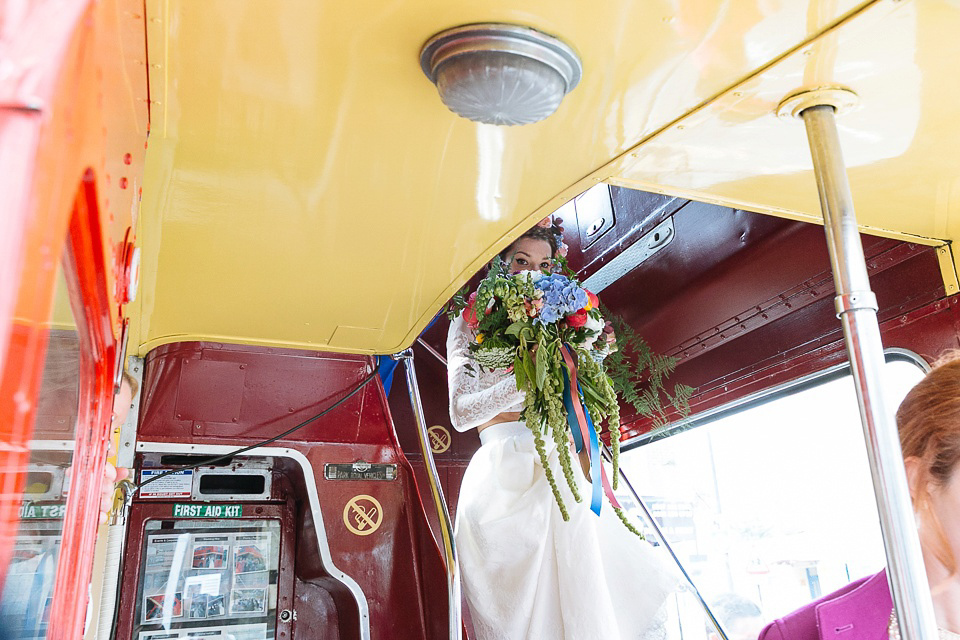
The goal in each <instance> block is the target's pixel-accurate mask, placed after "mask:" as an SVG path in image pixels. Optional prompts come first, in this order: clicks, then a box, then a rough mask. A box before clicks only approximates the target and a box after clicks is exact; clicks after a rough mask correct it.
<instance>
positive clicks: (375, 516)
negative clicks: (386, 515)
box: [343, 495, 383, 536]
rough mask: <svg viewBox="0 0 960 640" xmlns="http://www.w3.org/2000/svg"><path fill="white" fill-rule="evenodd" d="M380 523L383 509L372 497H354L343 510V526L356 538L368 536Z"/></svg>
mask: <svg viewBox="0 0 960 640" xmlns="http://www.w3.org/2000/svg"><path fill="white" fill-rule="evenodd" d="M382 522H383V507H381V506H380V503H379V502H378V501H377V499H376V498H374V497H373V496H368V495H359V496H355V497H353V498H351V499H350V500H349V501H348V502H347V506H345V507H344V508H343V524H345V525H347V529H349V530H350V531H351V532H353V533H355V534H356V535H358V536H368V535H370V534H371V533H373V532H374V531H376V530H377V529H379V528H380V523H382Z"/></svg>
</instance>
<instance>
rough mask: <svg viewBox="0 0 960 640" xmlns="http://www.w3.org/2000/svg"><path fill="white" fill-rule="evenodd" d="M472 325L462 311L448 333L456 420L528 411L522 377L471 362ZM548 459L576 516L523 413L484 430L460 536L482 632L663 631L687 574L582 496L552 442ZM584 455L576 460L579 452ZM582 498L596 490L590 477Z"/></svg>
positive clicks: (568, 638) (519, 638)
mask: <svg viewBox="0 0 960 640" xmlns="http://www.w3.org/2000/svg"><path fill="white" fill-rule="evenodd" d="M472 340H473V334H472V332H471V330H470V329H469V328H468V327H467V326H466V324H465V323H464V321H463V319H462V318H461V317H458V318H457V319H456V320H454V321H453V322H451V326H450V332H449V334H448V336H447V371H448V382H449V388H450V419H451V421H452V423H453V426H454V427H455V428H456V429H457V430H458V431H465V430H467V429H470V428H473V427H476V426H477V425H479V424H483V423H484V422H487V421H488V420H490V419H491V418H493V417H494V416H496V415H497V414H499V413H501V412H503V411H519V410H520V409H521V408H522V406H523V394H522V393H521V392H519V391H517V389H516V383H515V382H514V378H513V375H512V374H510V373H505V372H489V371H482V372H481V371H480V370H479V367H477V366H476V365H475V364H474V365H473V369H474V371H473V375H470V373H468V371H467V369H466V368H465V367H466V365H467V364H469V363H470V362H471V361H472V360H471V357H470V353H469V350H468V348H467V347H468V345H469V344H470V342H471V341H472ZM546 440H547V446H548V452H549V462H550V466H551V468H552V470H553V475H554V477H555V478H556V479H557V483H558V485H559V487H560V490H561V493H562V495H563V499H564V504H565V505H566V506H567V510H568V511H569V513H570V521H568V522H564V520H563V518H562V516H561V515H560V510H559V508H558V507H557V505H556V503H555V501H554V497H553V493H552V491H551V489H550V485H549V484H548V483H547V480H546V476H545V474H544V472H543V468H542V466H541V464H540V458H539V456H538V454H537V451H536V448H535V446H534V441H533V436H532V434H531V433H530V431H529V429H527V427H526V426H525V425H524V423H522V422H507V423H502V424H497V425H493V426H491V427H487V428H486V429H484V430H483V431H482V432H481V433H480V442H481V447H480V449H479V450H478V451H477V452H476V454H474V456H473V459H471V461H470V465H469V466H468V468H467V471H466V474H465V475H464V478H463V484H462V486H461V489H460V499H459V502H458V507H457V516H456V520H457V523H456V534H455V537H456V542H457V550H458V553H459V557H460V569H461V575H462V580H463V592H464V595H465V596H466V599H467V603H468V605H469V607H470V613H471V618H472V620H473V626H474V629H475V631H476V634H477V638H478V639H479V640H527V639H531V640H554V639H557V640H559V639H563V640H601V639H602V640H620V639H623V640H627V639H629V640H635V639H655V638H664V637H665V629H664V621H665V618H666V615H665V612H664V607H663V605H664V603H665V601H666V599H667V597H668V596H669V595H670V594H671V593H672V592H674V591H676V590H677V589H678V588H679V585H680V579H679V572H678V571H677V570H676V569H675V567H674V566H673V565H672V564H670V563H669V562H668V561H667V560H666V559H665V558H664V557H662V556H661V554H660V550H659V549H655V548H654V547H652V546H651V545H649V544H648V543H646V542H644V541H643V540H641V539H639V538H638V537H637V536H635V535H634V534H632V533H630V532H629V531H628V530H627V529H626V528H625V527H624V526H623V524H622V523H621V522H620V520H619V519H618V518H617V515H616V514H615V513H613V509H612V507H611V506H610V505H609V504H604V505H603V509H602V510H601V515H600V517H597V516H596V515H595V514H594V513H593V512H592V511H590V508H589V504H588V503H587V498H585V499H584V500H583V502H580V503H577V502H575V501H574V499H573V496H572V495H571V493H570V490H569V487H567V484H566V481H565V480H564V477H563V472H562V470H561V469H560V465H559V462H558V456H557V452H556V450H555V447H554V445H553V444H552V439H550V438H546ZM574 459H575V458H574ZM575 472H576V473H575V475H576V477H578V478H579V480H580V482H581V490H580V495H581V496H588V495H589V492H588V488H587V486H586V480H585V479H584V478H583V477H582V474H580V473H579V469H575Z"/></svg>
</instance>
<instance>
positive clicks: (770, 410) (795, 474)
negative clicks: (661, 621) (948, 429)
mask: <svg viewBox="0 0 960 640" xmlns="http://www.w3.org/2000/svg"><path fill="white" fill-rule="evenodd" d="M884 374H885V384H886V396H887V399H888V404H889V411H890V414H891V419H892V415H893V412H894V411H895V410H896V407H897V406H898V405H899V403H900V401H901V400H902V399H903V396H904V395H906V392H907V391H909V389H910V388H911V387H912V386H913V385H914V384H916V382H917V381H918V380H919V379H920V378H921V377H922V376H923V371H922V370H921V369H920V368H919V367H918V366H917V365H916V364H914V363H912V362H906V361H902V360H898V361H892V362H888V363H887V365H886V367H885V371H884ZM622 460H623V462H622V465H623V468H624V472H625V473H626V474H627V477H628V478H629V479H630V481H631V482H632V483H633V486H634V488H635V489H636V490H637V491H638V492H639V493H640V495H641V496H642V497H643V498H644V501H645V503H646V504H647V506H648V508H649V509H650V510H651V512H652V513H653V515H654V517H655V518H656V519H657V522H658V524H659V525H660V527H661V528H662V530H663V534H664V537H665V538H666V539H667V541H668V542H669V543H670V545H671V546H672V547H673V549H674V551H675V552H676V553H677V556H678V557H679V559H680V561H681V562H682V563H683V565H684V568H685V569H686V570H687V572H688V573H689V575H690V577H691V579H692V580H693V582H694V583H695V584H696V586H697V587H698V588H699V589H700V591H701V593H702V595H703V597H704V599H705V600H706V601H707V603H708V604H710V605H711V607H712V608H713V609H714V613H715V614H716V615H717V617H718V619H719V620H720V622H721V624H723V625H724V626H725V630H726V631H727V633H728V635H729V637H730V640H743V639H747V638H749V640H755V638H756V637H757V633H758V632H759V631H760V628H761V627H762V625H763V624H764V623H765V622H767V621H769V620H772V619H774V618H777V617H780V616H782V615H784V614H786V613H789V612H790V611H793V610H794V609H797V608H798V607H800V606H802V605H804V604H806V603H807V602H810V601H811V600H813V599H816V598H818V597H820V596H821V595H825V594H827V593H830V592H831V591H833V590H835V589H838V588H839V587H841V586H843V585H845V584H847V583H849V582H850V581H852V580H855V579H857V578H860V577H862V576H865V575H867V574H870V573H875V572H877V571H879V570H880V569H881V568H882V567H883V566H884V564H885V561H884V553H883V541H882V538H881V535H880V525H879V519H878V516H877V509H876V502H875V499H874V494H873V486H872V482H871V479H870V469H869V465H868V462H867V454H866V447H865V444H864V440H863V433H862V430H861V426H860V415H859V411H858V408H857V400H856V396H855V393H854V388H853V381H852V378H851V377H850V375H844V376H842V377H839V378H833V379H830V380H829V381H826V382H823V383H821V384H817V385H815V386H812V387H806V388H804V389H803V390H800V391H797V392H795V393H790V392H787V393H783V394H781V395H778V396H776V397H775V398H773V399H771V400H769V401H766V402H764V403H762V404H758V405H755V406H752V407H749V408H747V409H744V410H742V411H736V412H733V413H728V414H725V415H721V416H720V417H719V418H718V419H716V420H714V421H712V422H710V423H708V424H703V425H701V426H698V427H696V428H693V429H690V430H688V431H685V432H682V433H679V434H676V435H672V436H670V437H666V438H662V439H659V440H653V441H651V442H649V443H647V444H644V445H642V446H638V447H636V448H634V449H632V450H630V451H628V452H626V453H624V455H623V456H622ZM624 501H625V504H624V506H625V507H626V508H628V509H630V507H631V506H632V507H633V509H634V510H636V511H638V512H639V509H637V507H636V504H635V502H634V501H633V500H632V499H631V498H630V497H628V496H624ZM637 515H639V513H638V514H637ZM699 625H700V623H699V622H695V623H693V624H689V625H684V629H683V633H682V636H681V635H677V636H676V637H683V638H709V637H710V636H709V631H708V629H707V627H705V626H702V627H701V626H699ZM698 627H699V628H698Z"/></svg>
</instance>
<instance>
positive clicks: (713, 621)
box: [603, 445, 728, 640]
mask: <svg viewBox="0 0 960 640" xmlns="http://www.w3.org/2000/svg"><path fill="white" fill-rule="evenodd" d="M603 453H604V457H605V458H606V460H607V462H612V460H613V456H612V455H611V454H610V449H609V447H607V446H606V445H604V447H603ZM618 471H619V476H620V479H621V480H623V482H624V484H626V486H627V489H629V490H630V495H632V496H633V499H634V500H636V501H637V504H638V505H640V508H641V509H643V513H644V515H645V516H646V519H647V522H648V523H649V524H650V526H651V527H653V531H654V533H656V534H657V538H658V539H659V540H660V543H661V544H662V545H663V546H664V547H665V548H666V550H667V551H669V552H670V557H672V558H673V561H674V562H675V563H676V565H677V568H679V569H680V573H682V574H683V577H684V579H686V581H687V584H689V585H690V588H691V589H693V593H694V595H696V596H697V600H698V601H699V602H700V606H701V607H702V608H703V612H704V613H706V614H707V617H708V618H710V623H711V624H713V628H714V629H716V630H717V634H718V635H719V636H720V639H721V640H728V639H727V632H726V631H724V630H723V628H722V627H721V626H720V623H719V622H718V621H717V617H716V616H715V615H713V611H712V610H711V609H710V606H709V605H708V604H707V601H706V600H704V599H703V596H702V595H701V594H700V589H698V588H697V585H696V584H694V582H693V578H691V577H690V574H688V573H687V570H686V569H684V567H683V563H682V562H680V558H678V557H677V554H676V553H675V552H674V551H673V547H671V546H670V542H669V541H668V540H667V538H666V536H664V535H663V531H662V530H661V529H660V525H658V524H657V521H656V519H654V517H653V514H652V513H650V509H648V508H647V505H646V503H644V501H643V498H641V497H640V494H639V493H637V490H636V489H634V488H633V484H632V483H631V482H630V479H629V478H627V475H626V474H625V473H624V472H623V467H619V468H618Z"/></svg>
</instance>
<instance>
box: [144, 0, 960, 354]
mask: <svg viewBox="0 0 960 640" xmlns="http://www.w3.org/2000/svg"><path fill="white" fill-rule="evenodd" d="M147 13H148V17H149V21H148V23H147V25H148V26H147V29H148V31H147V42H148V57H149V79H150V99H151V101H152V104H151V110H150V111H151V134H150V139H149V146H148V150H147V158H146V175H145V176H144V187H143V203H142V212H141V216H140V228H139V233H138V237H139V240H140V242H141V243H142V246H143V269H142V280H141V293H140V297H139V300H138V302H137V304H138V305H139V309H138V310H134V311H133V316H134V327H135V333H134V334H133V336H134V340H133V341H132V345H133V343H136V346H135V349H136V350H138V351H139V352H140V353H144V352H146V351H147V350H149V349H150V348H152V347H154V346H156V345H158V344H162V343H165V342H171V341H179V340H204V339H206V340H216V341H226V342H242V343H249V344H265V345H277V346H291V347H303V348H314V349H324V350H332V351H346V352H358V353H389V352H395V351H398V350H400V349H402V348H404V347H406V346H409V345H410V344H411V343H412V341H413V340H414V338H415V337H416V335H417V334H418V333H419V332H420V331H421V330H422V329H423V327H424V326H425V325H426V323H427V322H429V320H430V318H431V317H432V316H433V315H434V313H436V312H437V310H438V309H439V308H440V306H441V304H442V303H443V302H444V301H445V300H446V299H447V298H449V296H450V295H451V294H452V292H453V291H455V290H456V288H458V287H459V286H460V285H462V283H463V282H464V281H465V279H466V278H467V277H469V275H470V274H472V273H473V272H474V271H476V270H477V269H478V268H479V267H480V266H481V265H482V264H483V262H484V261H486V260H487V259H489V257H490V256H491V255H492V254H493V253H494V252H495V251H496V250H498V249H500V248H501V247H502V246H503V245H504V244H506V243H507V242H508V241H509V239H510V238H511V237H513V236H515V235H517V234H518V233H520V232H521V231H522V230H523V229H525V228H526V227H528V226H529V225H530V224H532V223H533V222H534V221H535V220H537V219H538V218H539V217H542V216H543V215H545V214H546V213H548V212H550V211H552V210H554V209H556V208H557V207H558V206H559V205H561V204H562V203H563V202H564V201H565V200H567V199H569V198H570V197H572V196H573V195H575V194H576V193H579V192H580V191H583V190H585V189H586V188H587V187H589V186H590V185H592V184H594V183H595V182H596V181H599V180H606V181H609V182H615V183H621V184H625V185H629V186H636V187H639V188H645V189H651V190H661V191H665V192H668V193H677V194H678V195H679V194H683V195H691V196H694V197H697V198H698V199H703V200H712V201H718V202H724V203H731V204H734V205H739V206H745V207H748V208H753V209H755V210H761V211H768V212H773V213H777V214H780V215H789V216H794V217H805V216H806V217H811V218H815V217H817V214H816V211H817V209H816V202H817V200H816V190H815V186H814V183H813V181H812V177H811V174H810V169H809V167H810V163H809V157H808V151H807V147H806V141H805V138H804V134H803V127H802V125H801V124H799V123H788V122H783V121H780V120H777V119H776V117H775V116H774V115H773V112H774V110H775V109H776V106H777V104H778V103H779V101H780V99H781V98H783V97H784V96H785V95H786V94H787V93H789V92H790V91H792V90H795V89H798V88H802V87H805V86H808V85H819V84H825V83H830V84H832V83H839V84H844V85H847V86H849V87H850V88H851V89H853V90H854V91H856V92H857V93H858V94H859V95H860V96H861V99H862V100H863V103H864V104H863V106H862V107H861V108H860V109H859V110H857V111H855V112H852V113H851V114H850V115H849V116H845V118H844V119H843V120H841V125H842V131H841V136H842V139H843V142H844V145H845V152H846V153H847V158H848V162H849V163H850V166H851V177H852V180H853V186H854V197H855V199H856V201H857V202H858V205H859V208H858V215H859V217H860V218H861V221H862V222H863V223H864V225H865V226H866V227H868V228H871V229H880V230H884V231H886V232H904V233H908V234H917V235H919V236H926V237H929V238H943V239H948V238H951V237H952V236H953V230H954V228H955V227H956V225H957V222H956V220H955V216H951V215H950V213H951V212H952V210H953V209H955V208H956V207H957V206H958V205H957V202H958V193H960V191H958V184H957V179H956V176H957V175H960V172H958V171H957V169H958V167H957V163H958V161H960V154H957V153H955V152H954V151H953V150H954V149H957V148H960V145H958V144H957V142H958V140H956V138H957V125H956V124H955V123H954V122H953V121H952V118H951V115H952V111H953V110H954V109H953V105H955V104H957V97H958V96H957V92H958V91H960V86H958V84H960V83H957V82H956V80H955V77H954V76H953V74H952V71H951V68H952V64H953V62H952V60H953V58H954V57H955V56H954V55H953V54H954V53H956V51H955V49H956V46H957V45H954V44H953V43H954V41H955V40H954V39H953V35H952V34H955V33H957V32H958V27H960V9H958V8H957V5H956V4H953V5H951V4H949V3H948V2H947V1H946V0H942V1H938V0H924V1H923V2H909V1H903V2H893V0H879V1H875V2H868V3H857V2H852V1H844V0H835V1H823V2H817V1H813V0H811V1H807V2H803V1H796V0H794V1H789V2H788V1H786V0H780V1H778V0H756V1H754V2H750V1H744V2H736V3H732V2H729V1H721V0H699V1H692V0H690V1H686V0H685V1H684V2H679V3H677V2H668V1H666V0H651V1H648V2H634V1H631V0H610V1H609V2H601V3H582V2H556V0H543V1H540V2H526V3H516V2H513V3H506V2H493V1H478V2H473V3H455V2H446V1H440V0H435V1H430V2H404V3H397V2H390V3H387V2H379V1H376V0H368V1H365V2H363V1H361V2H354V3H317V2H314V1H313V0H309V1H307V0H304V1H299V2H296V1H291V0H274V1H269V0H250V1H243V0H221V1H215V0H206V1H205V2H196V1H195V0H182V1H177V0H167V1H164V0H148V2H147ZM487 21H495V22H508V23H516V24H523V25H528V26H531V27H534V28H537V29H540V30H542V31H545V32H547V33H550V34H553V35H556V36H558V37H560V38H561V39H563V40H564V41H565V42H567V43H569V44H570V45H572V46H573V47H574V49H575V50H577V52H578V53H579V55H580V56H581V58H582V60H583V69H584V72H583V74H584V75H583V80H582V82H581V84H580V86H578V87H577V88H576V89H575V90H574V91H573V92H571V93H570V94H569V95H568V96H567V97H566V98H565V100H564V102H563V103H562V104H561V105H560V108H559V109H558V111H557V112H556V113H555V114H554V115H552V116H550V117H549V118H547V119H546V120H545V121H543V122H540V123H536V124H532V125H527V126H523V127H495V126H491V125H479V124H475V123H472V122H469V121H467V120H464V119H462V118H459V117H457V116H456V115H454V114H453V113H451V112H449V111H448V110H447V109H446V108H445V107H444V106H443V105H442V104H441V103H440V99H439V97H438V96H437V93H436V90H435V88H434V87H433V85H432V84H431V83H430V82H429V81H428V80H427V79H426V78H425V77H424V75H423V73H422V71H421V70H420V67H419V63H418V53H419V50H420V47H421V45H422V44H423V43H424V42H425V41H426V40H427V39H428V38H429V37H430V36H431V35H433V34H434V33H436V32H438V31H441V30H443V29H446V28H449V27H452V26H456V25H460V24H466V23H471V22H487ZM946 49H950V50H949V51H948V50H946ZM132 350H134V349H132Z"/></svg>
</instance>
